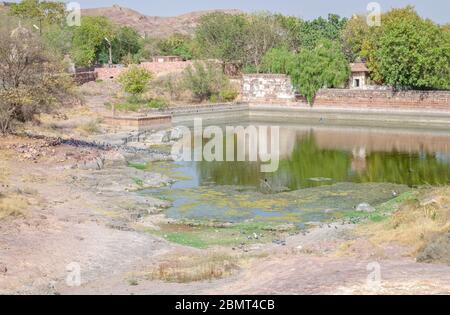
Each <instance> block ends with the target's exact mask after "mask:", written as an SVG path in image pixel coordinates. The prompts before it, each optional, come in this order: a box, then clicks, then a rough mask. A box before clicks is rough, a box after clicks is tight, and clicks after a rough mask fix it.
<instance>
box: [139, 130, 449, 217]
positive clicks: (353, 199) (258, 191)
mask: <svg viewBox="0 0 450 315" xmlns="http://www.w3.org/2000/svg"><path fill="white" fill-rule="evenodd" d="M280 136H281V139H280V140H281V141H280V142H281V143H280V150H281V157H280V165H279V169H278V171H277V172H275V173H261V172H260V166H259V165H258V162H251V163H250V162H189V163H188V162H181V163H177V164H175V165H173V164H170V165H171V166H172V167H175V168H176V171H177V172H179V173H182V174H183V175H184V176H185V179H183V180H181V181H178V182H177V183H175V184H174V185H173V186H172V187H170V188H163V189H159V190H154V191H149V192H148V193H152V194H155V196H156V197H160V198H161V197H165V198H167V199H169V200H172V201H173V207H172V208H170V209H168V210H167V212H166V214H167V215H168V216H169V217H172V218H192V219H216V220H221V221H232V222H234V221H242V220H249V219H252V220H261V221H269V222H292V223H298V224H303V223H305V222H308V221H322V220H327V219H329V218H331V217H334V216H339V215H341V214H343V213H344V212H346V211H353V210H354V209H355V207H356V206H357V205H358V204H359V203H363V202H364V203H369V204H371V205H373V206H375V207H376V206H378V205H380V204H381V203H383V202H386V201H388V200H390V199H392V198H393V197H394V196H395V195H398V194H401V193H403V192H405V191H408V190H409V188H408V186H409V187H414V186H418V185H424V184H429V185H441V184H448V183H449V182H450V134H445V133H416V132H410V131H392V130H376V129H342V128H331V127H324V126H322V127H314V128H311V127H307V126H298V125H297V126H294V127H282V128H281V129H280ZM186 177H189V178H190V179H187V178H186Z"/></svg>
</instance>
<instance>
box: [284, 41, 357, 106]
mask: <svg viewBox="0 0 450 315" xmlns="http://www.w3.org/2000/svg"><path fill="white" fill-rule="evenodd" d="M288 69H289V70H288V74H289V75H290V76H291V79H292V83H293V85H294V86H295V87H296V88H297V90H298V92H300V93H301V94H302V95H303V96H305V97H306V99H307V100H308V102H309V103H310V104H313V102H314V97H315V95H316V93H317V91H319V89H321V88H336V87H340V86H342V85H344V84H345V82H346V81H347V80H348V78H349V75H350V69H349V65H348V62H347V60H346V58H345V55H344V53H343V52H342V49H341V47H340V46H339V45H338V44H336V43H334V42H332V41H330V40H322V41H321V42H319V43H318V44H317V46H316V47H315V48H314V49H303V50H302V51H301V52H300V53H299V54H298V55H297V56H296V58H293V60H292V62H291V63H290V64H289V66H288Z"/></svg>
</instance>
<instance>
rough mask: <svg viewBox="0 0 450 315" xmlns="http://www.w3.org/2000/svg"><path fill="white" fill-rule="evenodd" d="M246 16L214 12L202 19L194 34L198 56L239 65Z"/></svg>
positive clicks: (243, 43) (224, 63) (223, 64)
mask: <svg viewBox="0 0 450 315" xmlns="http://www.w3.org/2000/svg"><path fill="white" fill-rule="evenodd" d="M246 23H247V20H246V16H245V15H243V14H226V13H222V12H215V13H211V14H207V15H205V16H203V17H202V19H201V21H200V24H199V25H198V27H197V29H196V33H195V40H196V43H197V46H198V49H199V54H200V56H202V57H204V58H213V59H218V60H220V61H222V66H223V70H225V65H226V64H229V63H231V64H238V65H239V64H240V63H241V61H240V60H242V59H243V55H244V53H243V52H244V47H245V35H244V34H245V33H244V28H245V26H246Z"/></svg>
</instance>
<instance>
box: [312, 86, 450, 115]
mask: <svg viewBox="0 0 450 315" xmlns="http://www.w3.org/2000/svg"><path fill="white" fill-rule="evenodd" d="M314 107H350V108H358V109H360V108H361V109H372V108H373V109H377V108H380V109H411V110H423V109H425V110H450V91H417V90H413V91H401V92H394V91H391V90H385V91H380V90H347V89H323V90H321V91H319V93H318V94H317V96H316V99H315V101H314Z"/></svg>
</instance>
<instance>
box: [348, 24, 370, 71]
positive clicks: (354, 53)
mask: <svg viewBox="0 0 450 315" xmlns="http://www.w3.org/2000/svg"><path fill="white" fill-rule="evenodd" d="M369 33H370V27H369V25H367V21H366V18H365V17H364V16H361V15H355V16H353V17H352V18H351V19H349V20H348V22H347V23H346V25H345V27H344V29H343V30H342V42H343V48H344V52H345V55H346V56H347V59H348V60H349V61H351V62H352V61H354V60H355V59H357V58H358V57H362V50H363V45H364V41H366V40H367V38H368V36H369Z"/></svg>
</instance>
